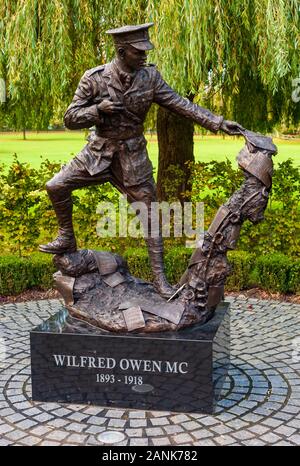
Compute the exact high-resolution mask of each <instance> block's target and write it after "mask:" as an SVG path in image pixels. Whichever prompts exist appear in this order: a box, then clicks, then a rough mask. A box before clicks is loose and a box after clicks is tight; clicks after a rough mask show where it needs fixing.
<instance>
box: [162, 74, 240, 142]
mask: <svg viewBox="0 0 300 466" xmlns="http://www.w3.org/2000/svg"><path fill="white" fill-rule="evenodd" d="M153 100H154V102H156V103H157V104H159V105H161V106H162V107H166V108H168V109H169V110H171V111H173V112H175V113H178V114H180V115H182V116H185V117H186V118H189V119H191V120H193V121H194V122H195V123H198V124H199V125H201V126H203V127H204V128H206V129H209V130H210V131H213V132H214V133H216V132H217V131H218V130H219V129H221V130H222V131H224V132H225V133H227V134H231V135H235V134H240V130H243V127H242V126H240V125H239V124H238V123H236V122H234V121H228V120H224V118H223V117H222V116H218V115H215V114H214V113H212V112H210V111H209V110H207V109H205V108H203V107H200V106H199V105H196V104H194V103H192V102H191V101H190V100H188V99H185V98H183V97H181V96H180V95H179V94H177V93H176V92H175V91H174V90H173V89H172V88H171V87H170V86H168V84H167V83H166V82H165V81H164V80H163V78H162V76H161V74H160V73H159V72H158V71H156V77H155V86H154V98H153Z"/></svg>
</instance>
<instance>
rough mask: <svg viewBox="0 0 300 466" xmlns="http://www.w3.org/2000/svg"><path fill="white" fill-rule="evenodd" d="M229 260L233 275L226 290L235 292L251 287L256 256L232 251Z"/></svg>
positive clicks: (230, 276)
mask: <svg viewBox="0 0 300 466" xmlns="http://www.w3.org/2000/svg"><path fill="white" fill-rule="evenodd" d="M228 260H229V263H230V265H231V274H230V275H229V276H228V278H227V281H226V289H228V290H231V291H235V290H243V289H244V288H247V287H249V285H250V276H251V273H252V272H253V270H254V264H255V255H254V254H251V253H249V252H246V251H230V252H229V253H228Z"/></svg>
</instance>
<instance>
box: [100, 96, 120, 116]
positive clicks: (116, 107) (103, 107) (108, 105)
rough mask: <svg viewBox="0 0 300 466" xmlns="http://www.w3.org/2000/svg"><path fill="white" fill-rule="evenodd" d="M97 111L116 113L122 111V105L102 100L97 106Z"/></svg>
mask: <svg viewBox="0 0 300 466" xmlns="http://www.w3.org/2000/svg"><path fill="white" fill-rule="evenodd" d="M98 110H99V111H100V112H103V113H108V114H111V113H117V112H120V111H122V110H124V105H123V104H122V102H113V101H111V100H107V99H105V100H102V102H100V104H98Z"/></svg>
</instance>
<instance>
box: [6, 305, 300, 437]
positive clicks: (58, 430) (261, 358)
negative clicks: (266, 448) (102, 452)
mask: <svg viewBox="0 0 300 466" xmlns="http://www.w3.org/2000/svg"><path fill="white" fill-rule="evenodd" d="M228 301H230V302H231V366H230V370H229V376H228V377H227V379H226V382H225V386H224V390H223V392H222V397H221V399H220V400H219V402H218V404H217V408H216V413H215V415H213V416H210V415H203V414H180V413H170V412H150V411H140V410H139V411H138V410H126V409H111V408H102V407H100V406H92V405H90V406H88V405H74V404H58V403H40V402H32V401H31V382H30V359H29V331H30V330H31V329H32V328H34V327H35V326H36V325H38V324H39V323H40V322H41V321H43V320H45V319H47V318H48V317H49V315H51V314H54V313H56V312H57V311H58V310H59V309H60V308H61V306H62V305H61V303H60V302H59V301H58V300H51V301H37V302H27V303H21V304H8V305H3V306H1V307H0V445H82V444H85V445H105V444H107V445H163V446H167V445H270V444H271V445H300V377H299V372H300V338H299V333H300V325H299V324H300V312H299V311H300V306H299V305H294V304H290V303H279V302H276V301H258V300H256V299H242V298H236V299H228Z"/></svg>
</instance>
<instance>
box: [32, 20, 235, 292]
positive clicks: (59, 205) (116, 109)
mask: <svg viewBox="0 0 300 466" xmlns="http://www.w3.org/2000/svg"><path fill="white" fill-rule="evenodd" d="M152 25H153V23H147V24H142V25H137V26H123V27H121V28H118V29H112V30H109V31H107V33H108V34H110V35H112V37H113V39H114V42H115V49H116V57H115V59H114V60H113V61H112V62H111V63H108V64H106V65H100V66H97V67H96V68H92V69H91V70H88V71H86V72H85V74H84V75H83V77H82V79H81V80H80V83H79V85H78V88H77V90H76V92H75V96H74V99H73V101H72V103H71V105H70V106H69V108H68V109H67V111H66V114H65V117H64V122H65V126H66V127H67V128H69V129H81V128H90V127H92V126H95V127H96V130H95V131H94V132H92V133H91V136H90V138H89V142H88V144H87V145H86V146H85V147H84V148H83V149H82V151H81V152H80V153H79V154H78V155H77V156H76V157H75V158H74V159H72V160H71V161H70V162H69V163H68V164H67V165H65V166H64V167H63V168H62V169H61V171H60V172H59V173H58V174H56V175H55V176H54V177H53V178H52V179H51V180H50V181H48V182H47V184H46V189H47V192H48V195H49V197H50V199H51V201H52V204H53V208H54V210H55V213H56V216H57V220H58V224H59V234H58V236H57V238H56V239H55V240H54V241H52V242H50V243H48V244H45V245H41V246H40V247H39V249H40V251H42V252H46V253H50V254H64V253H69V252H75V251H76V239H75V235H74V230H73V224H72V197H71V193H72V191H73V190H75V189H78V188H82V187H86V186H90V185H97V184H101V183H105V182H107V181H109V182H110V183H111V184H112V185H113V186H115V187H116V188H117V189H118V190H119V191H120V192H122V193H123V194H126V195H127V198H128V200H129V202H135V201H140V202H144V203H145V205H146V206H147V209H148V217H147V219H146V220H144V221H146V222H147V228H145V230H146V231H148V232H149V233H148V235H147V237H145V241H146V244H147V247H148V251H149V258H150V264H151V269H152V272H153V275H154V286H155V288H156V290H157V292H158V293H159V294H160V295H161V296H163V297H164V298H168V297H170V296H171V295H172V294H173V293H174V289H173V288H172V287H171V285H169V283H168V282H167V280H166V278H165V274H164V264H163V241H162V235H161V231H159V232H157V231H155V234H154V232H153V234H151V203H152V202H155V201H157V197H156V186H155V182H154V178H153V168H152V164H151V162H150V160H149V157H148V154H147V149H146V144H147V143H146V140H145V137H144V135H143V123H144V121H145V118H146V115H147V112H148V110H149V109H150V106H151V104H152V103H153V102H155V103H157V104H158V105H161V106H163V107H166V108H167V109H168V110H171V111H173V112H175V113H177V114H179V115H182V116H184V117H186V118H189V119H191V120H193V121H194V122H195V123H197V124H199V125H201V126H203V127H204V128H206V129H208V130H210V131H213V132H214V133H216V132H217V131H218V130H222V131H224V132H225V133H227V134H231V135H237V134H240V131H242V130H243V128H242V127H241V126H240V125H239V124H238V123H235V122H232V121H228V120H224V118H223V117H222V116H217V115H214V114H213V113H211V112H210V111H209V110H206V109H204V108H202V107H200V106H198V105H196V104H194V103H192V102H190V101H189V100H188V99H185V98H183V97H181V96H180V95H178V94H177V93H176V92H175V91H174V90H173V89H171V88H170V87H169V86H168V84H167V83H166V82H165V81H164V80H163V78H162V76H161V75H160V73H159V71H158V70H157V68H156V67H155V65H152V64H147V63H146V58H147V56H146V52H147V51H148V50H151V49H152V48H153V45H152V43H151V42H150V41H149V34H148V32H149V31H148V29H149V27H150V26H152Z"/></svg>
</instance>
